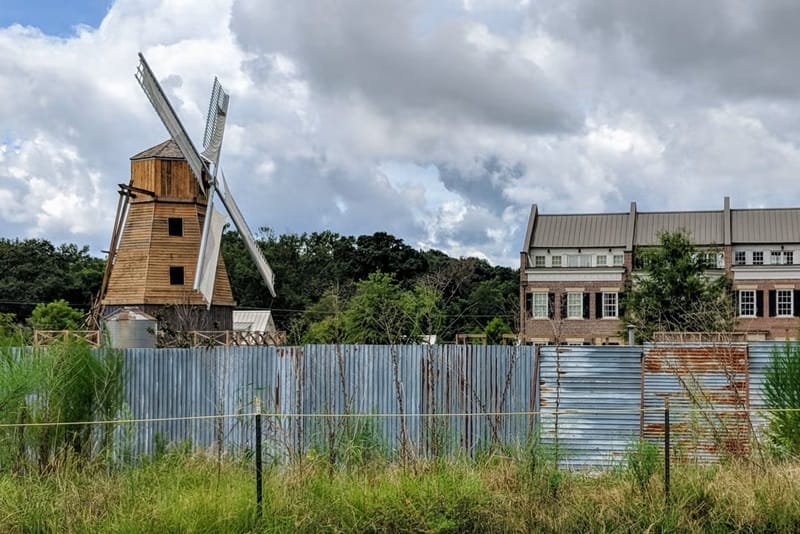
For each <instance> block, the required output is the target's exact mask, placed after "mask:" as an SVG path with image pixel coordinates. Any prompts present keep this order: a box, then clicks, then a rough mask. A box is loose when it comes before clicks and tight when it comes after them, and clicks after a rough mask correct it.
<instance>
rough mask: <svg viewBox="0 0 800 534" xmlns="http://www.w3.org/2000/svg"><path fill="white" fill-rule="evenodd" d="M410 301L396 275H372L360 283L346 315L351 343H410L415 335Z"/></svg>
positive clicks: (348, 337)
mask: <svg viewBox="0 0 800 534" xmlns="http://www.w3.org/2000/svg"><path fill="white" fill-rule="evenodd" d="M408 302H409V299H408V298H406V296H405V295H404V292H403V290H402V289H400V287H399V286H398V285H397V283H395V281H394V277H393V276H392V275H390V274H386V273H381V272H377V273H373V274H371V275H369V276H368V277H367V279H366V280H362V281H361V282H359V283H358V285H357V287H356V293H355V295H353V298H352V299H350V304H349V305H348V307H347V310H346V312H345V315H344V320H345V330H346V332H347V341H348V342H350V343H367V344H376V345H379V344H394V343H400V342H407V341H408V337H409V336H410V335H412V333H413V332H412V330H413V321H412V318H411V314H410V313H409V310H408Z"/></svg>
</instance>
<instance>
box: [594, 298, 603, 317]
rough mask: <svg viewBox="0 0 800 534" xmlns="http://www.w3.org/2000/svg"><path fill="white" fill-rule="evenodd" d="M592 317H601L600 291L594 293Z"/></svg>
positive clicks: (601, 300) (601, 299) (601, 302)
mask: <svg viewBox="0 0 800 534" xmlns="http://www.w3.org/2000/svg"><path fill="white" fill-rule="evenodd" d="M594 318H595V319H602V318H603V294H602V293H595V294H594Z"/></svg>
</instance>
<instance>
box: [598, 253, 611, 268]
mask: <svg viewBox="0 0 800 534" xmlns="http://www.w3.org/2000/svg"><path fill="white" fill-rule="evenodd" d="M606 265H608V256H606V255H605V254H600V255H599V256H597V266H598V267H605V266H606Z"/></svg>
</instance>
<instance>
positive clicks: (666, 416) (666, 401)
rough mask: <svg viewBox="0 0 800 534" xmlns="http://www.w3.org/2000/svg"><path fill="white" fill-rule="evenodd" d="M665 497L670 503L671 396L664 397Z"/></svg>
mask: <svg viewBox="0 0 800 534" xmlns="http://www.w3.org/2000/svg"><path fill="white" fill-rule="evenodd" d="M664 499H665V501H666V503H667V505H669V397H666V398H665V399H664Z"/></svg>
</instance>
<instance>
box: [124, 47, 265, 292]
mask: <svg viewBox="0 0 800 534" xmlns="http://www.w3.org/2000/svg"><path fill="white" fill-rule="evenodd" d="M136 79H137V80H138V81H139V85H141V86H142V89H143V90H144V92H145V94H146V95H147V98H148V99H149V100H150V103H151V104H152V105H153V108H155V110H156V113H158V116H159V117H160V118H161V122H162V123H164V126H165V127H166V128H167V130H168V131H169V134H170V136H171V137H172V140H173V141H175V143H176V144H177V145H178V148H179V149H180V151H181V153H183V156H184V157H185V158H186V161H187V162H188V164H189V168H190V169H191V171H192V174H194V177H195V178H196V179H197V182H198V183H199V184H200V190H201V191H202V192H203V193H204V194H206V195H207V208H206V219H205V222H204V223H203V234H202V236H201V239H200V251H199V254H198V258H197V269H196V271H195V279H194V289H195V290H197V291H199V292H200V293H201V294H202V295H203V298H204V299H205V301H206V302H207V303H208V305H209V306H211V299H212V297H213V291H214V277H215V276H216V269H217V262H218V258H219V249H220V243H221V241H222V228H223V226H224V224H225V219H224V217H223V216H222V215H220V213H219V212H218V211H216V210H215V209H214V205H213V198H214V192H215V191H216V192H218V193H219V198H220V200H221V201H222V204H223V205H224V206H225V210H226V211H227V212H228V214H229V215H230V217H231V219H233V224H234V225H235V226H236V229H237V230H238V231H239V235H241V236H242V240H244V243H245V246H246V247H247V250H248V252H249V253H250V257H251V258H252V259H253V261H254V262H255V264H256V268H257V269H258V272H259V273H260V274H261V278H262V279H263V280H264V283H265V284H266V286H267V289H268V290H269V292H270V294H271V295H272V296H273V297H275V273H274V272H273V271H272V268H271V267H270V266H269V263H267V260H266V259H264V256H263V254H261V251H260V250H259V249H258V246H257V245H256V242H255V239H254V238H253V234H252V233H251V232H250V229H249V228H248V226H247V223H245V222H244V217H243V216H242V213H241V212H240V211H239V207H238V206H237V205H236V202H235V201H234V200H233V197H232V196H231V194H230V191H229V190H228V186H227V184H225V185H224V189H223V190H220V189H219V187H218V186H217V171H218V170H219V157H220V148H221V146H222V137H223V134H224V131H225V121H226V120H227V115H228V101H229V96H228V93H226V92H225V90H224V89H223V88H222V84H220V83H219V80H218V79H216V78H215V79H214V86H213V88H212V90H211V101H210V103H209V106H208V116H207V118H206V128H205V134H204V136H203V148H204V151H203V154H202V155H201V154H200V153H199V152H198V151H197V149H196V148H195V146H194V144H193V143H192V140H191V139H190V138H189V135H188V134H187V133H186V130H185V129H184V127H183V125H182V124H181V121H180V119H178V116H177V115H176V113H175V110H174V109H173V107H172V105H171V104H170V103H169V100H168V99H167V97H166V95H165V94H164V90H163V89H162V88H161V85H159V83H158V80H157V79H156V77H155V75H154V74H153V71H151V70H150V67H149V65H148V64H147V61H146V60H145V59H144V56H143V55H142V54H141V53H140V54H139V67H138V69H137V72H136ZM209 165H213V171H214V172H213V174H212V173H211V172H210V171H211V169H209ZM204 172H205V176H208V177H210V179H209V184H208V185H209V187H208V191H206V187H205V184H204V182H203V180H204ZM222 181H223V183H224V182H225V179H224V175H223V180H222Z"/></svg>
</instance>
